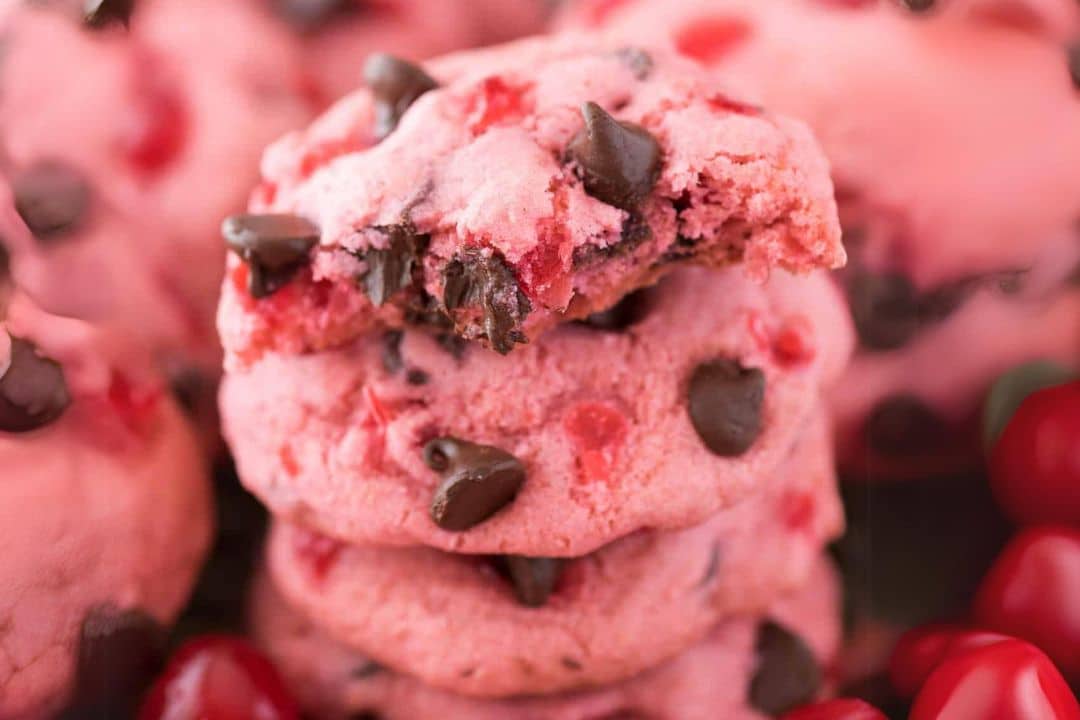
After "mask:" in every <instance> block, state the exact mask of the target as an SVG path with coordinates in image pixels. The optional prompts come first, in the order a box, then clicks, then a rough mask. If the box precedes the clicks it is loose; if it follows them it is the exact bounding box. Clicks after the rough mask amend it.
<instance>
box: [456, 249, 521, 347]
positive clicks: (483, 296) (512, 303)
mask: <svg viewBox="0 0 1080 720" xmlns="http://www.w3.org/2000/svg"><path fill="white" fill-rule="evenodd" d="M443 303H444V304H445V306H446V309H447V310H449V311H451V312H453V311H454V310H457V309H459V308H464V307H467V306H469V307H471V306H479V308H480V309H481V311H482V312H483V315H484V334H485V335H486V336H487V339H488V342H489V343H490V344H491V348H492V349H493V350H495V351H496V352H498V353H502V354H503V355H505V354H506V353H508V352H510V351H511V350H513V349H514V344H515V343H524V342H526V341H527V339H526V337H525V334H524V333H522V332H521V322H522V321H523V320H524V319H525V316H526V315H528V313H529V310H531V309H532V306H531V304H530V303H529V299H528V298H527V297H525V294H524V293H523V292H522V291H521V287H520V286H519V285H518V282H517V278H515V277H514V272H513V270H511V269H510V266H509V265H507V264H506V261H505V260H503V259H502V258H501V257H499V256H497V255H492V256H484V255H481V254H479V253H474V252H470V253H467V254H465V255H463V256H462V257H460V258H458V259H455V260H452V261H450V262H449V263H447V265H446V267H445V269H444V270H443Z"/></svg>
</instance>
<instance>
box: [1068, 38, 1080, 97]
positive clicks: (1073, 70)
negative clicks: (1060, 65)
mask: <svg viewBox="0 0 1080 720" xmlns="http://www.w3.org/2000/svg"><path fill="white" fill-rule="evenodd" d="M1065 59H1066V62H1067V63H1068V65H1069V77H1070V78H1072V83H1073V87H1075V88H1076V89H1077V90H1080V40H1074V41H1073V42H1072V43H1071V44H1070V45H1069V47H1068V48H1066V49H1065Z"/></svg>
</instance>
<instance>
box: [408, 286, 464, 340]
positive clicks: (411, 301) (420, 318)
mask: <svg viewBox="0 0 1080 720" xmlns="http://www.w3.org/2000/svg"><path fill="white" fill-rule="evenodd" d="M416 290H417V292H416V293H415V294H413V295H410V296H407V297H405V298H402V308H403V310H404V312H405V322H406V323H408V324H409V325H420V326H425V327H430V328H435V329H438V330H447V329H450V328H452V327H454V323H453V322H452V321H451V320H450V318H449V317H448V316H447V315H446V313H445V312H443V310H442V308H441V307H440V306H439V303H438V301H437V300H435V298H433V297H431V296H430V295H428V294H427V293H426V292H424V289H423V288H421V287H418V288H416Z"/></svg>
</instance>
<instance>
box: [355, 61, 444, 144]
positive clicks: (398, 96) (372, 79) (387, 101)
mask: <svg viewBox="0 0 1080 720" xmlns="http://www.w3.org/2000/svg"><path fill="white" fill-rule="evenodd" d="M364 82H365V83H367V86H368V87H369V88H371V92H372V94H373V95H374V96H375V135H376V136H377V137H380V138H381V137H385V136H387V135H389V134H390V133H391V132H393V131H394V128H396V127H397V125H398V123H399V122H400V121H401V118H402V116H403V115H405V111H406V110H408V109H409V106H410V105H412V104H413V103H414V102H416V99H417V98H418V97H420V96H421V95H423V94H424V93H426V92H428V91H429V90H434V89H435V88H437V87H438V86H439V84H438V83H437V82H435V80H434V79H432V77H431V76H430V75H428V74H427V73H426V72H424V71H423V69H421V68H420V67H419V66H417V65H413V64H412V63H410V62H407V61H405V60H402V59H400V58H396V57H394V56H393V55H387V54H386V53H375V54H374V55H372V56H371V57H369V58H368V59H367V62H366V63H365V64H364Z"/></svg>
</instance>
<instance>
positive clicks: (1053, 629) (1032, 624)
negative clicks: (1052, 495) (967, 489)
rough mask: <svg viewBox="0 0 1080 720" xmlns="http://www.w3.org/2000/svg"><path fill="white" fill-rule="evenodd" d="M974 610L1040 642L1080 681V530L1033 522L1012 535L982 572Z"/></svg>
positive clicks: (987, 622)
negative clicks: (991, 564) (990, 565)
mask: <svg viewBox="0 0 1080 720" xmlns="http://www.w3.org/2000/svg"><path fill="white" fill-rule="evenodd" d="M1077 491H1078V492H1080V486H1077ZM974 615H975V619H976V620H977V621H978V623H979V624H980V625H982V626H984V627H987V628H989V629H992V630H996V631H998V632H1003V633H1008V634H1009V635H1015V636H1016V637H1020V638H1023V639H1025V640H1027V641H1029V642H1031V643H1034V644H1035V645H1038V646H1039V647H1040V648H1042V650H1043V651H1044V652H1046V654H1047V655H1049V656H1050V657H1051V658H1052V659H1053V660H1054V662H1055V663H1056V664H1057V666H1058V668H1060V669H1061V672H1062V673H1064V674H1065V676H1066V677H1069V678H1071V679H1072V680H1074V681H1080V530H1074V529H1072V528H1054V527H1043V528H1032V529H1030V530H1025V531H1023V532H1021V533H1020V534H1018V535H1017V536H1016V537H1015V538H1013V540H1012V541H1011V542H1010V543H1009V544H1008V546H1006V548H1005V549H1004V550H1003V551H1002V553H1001V555H999V556H998V558H997V560H996V561H994V565H993V567H991V568H990V571H989V572H988V573H987V574H986V577H984V578H983V581H982V585H980V586H979V590H978V592H977V593H976V596H975V605H974Z"/></svg>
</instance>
